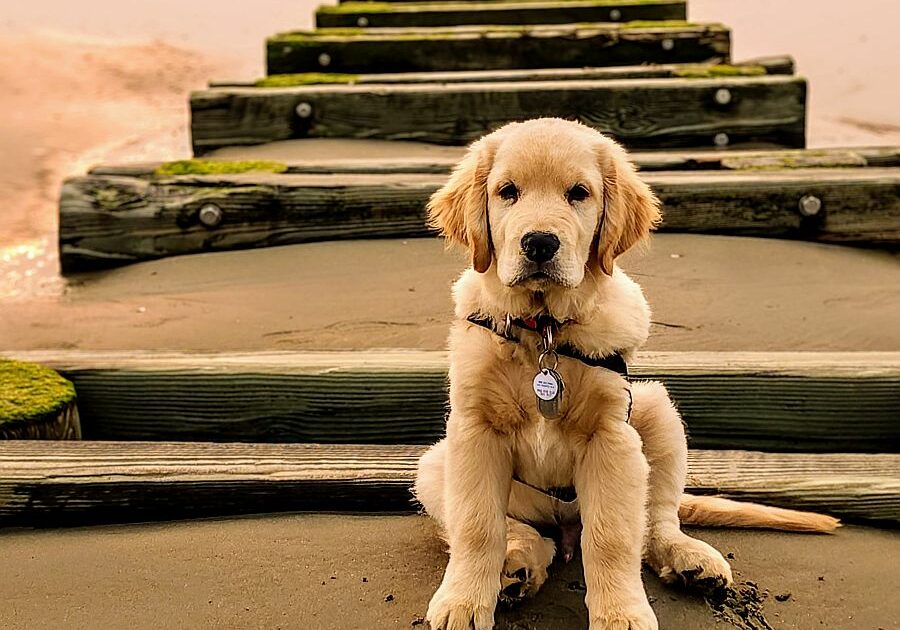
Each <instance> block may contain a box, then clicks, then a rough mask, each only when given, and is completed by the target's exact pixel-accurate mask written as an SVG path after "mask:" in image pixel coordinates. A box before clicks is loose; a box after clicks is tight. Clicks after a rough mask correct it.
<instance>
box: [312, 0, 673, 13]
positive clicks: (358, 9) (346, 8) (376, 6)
mask: <svg viewBox="0 0 900 630" xmlns="http://www.w3.org/2000/svg"><path fill="white" fill-rule="evenodd" d="M545 1H546V2H549V3H550V4H556V5H559V6H560V7H564V6H565V5H566V3H567V0H545ZM672 1H673V0H593V1H592V2H589V3H588V4H594V5H597V6H598V7H604V6H629V5H638V4H640V5H646V4H669V3H671V2H672ZM485 7H490V8H495V7H496V8H503V3H501V2H475V3H470V2H452V1H451V2H408V3H407V2H403V3H400V6H398V4H397V3H394V2H344V3H342V4H337V5H330V4H323V5H320V6H319V7H318V8H317V9H316V12H317V13H332V14H341V15H344V14H348V13H400V12H402V13H415V12H417V11H473V12H474V11H479V10H482V9H484V8H485Z"/></svg>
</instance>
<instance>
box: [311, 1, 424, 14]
mask: <svg viewBox="0 0 900 630" xmlns="http://www.w3.org/2000/svg"><path fill="white" fill-rule="evenodd" d="M416 6H419V7H427V6H429V5H427V4H418V3H416ZM396 10H397V7H396V6H395V5H394V4H392V3H390V2H345V3H343V4H337V5H330V4H322V5H319V8H318V9H316V12H317V13H339V14H344V13H391V12H392V11H396Z"/></svg>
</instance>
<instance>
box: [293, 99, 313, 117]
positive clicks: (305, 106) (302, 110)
mask: <svg viewBox="0 0 900 630" xmlns="http://www.w3.org/2000/svg"><path fill="white" fill-rule="evenodd" d="M294 111H296V112H297V115H298V116H299V117H300V118H309V117H310V116H312V105H310V104H309V103H305V102H304V103H298V104H297V107H296V108H295V109H294Z"/></svg>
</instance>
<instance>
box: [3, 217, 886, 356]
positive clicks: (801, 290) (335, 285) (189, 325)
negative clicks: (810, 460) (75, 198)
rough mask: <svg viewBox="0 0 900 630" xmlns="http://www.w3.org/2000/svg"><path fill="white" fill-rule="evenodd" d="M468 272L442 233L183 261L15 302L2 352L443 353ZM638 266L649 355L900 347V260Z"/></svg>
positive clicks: (688, 245) (809, 256)
mask: <svg viewBox="0 0 900 630" xmlns="http://www.w3.org/2000/svg"><path fill="white" fill-rule="evenodd" d="M465 265H466V261H465V259H464V257H463V256H462V255H461V254H460V253H458V252H457V253H453V252H447V251H445V249H444V245H443V243H442V242H441V241H439V240H437V239H429V238H422V239H410V240H374V241H343V242H331V243H314V244H307V245H293V246H287V247H277V248H267V249H260V250H251V251H238V252H224V253H215V254H202V255H192V256H185V257H180V258H169V259H164V260H159V261H154V262H149V263H142V264H138V265H132V266H129V267H123V268H121V269H116V270H112V271H108V272H105V273H101V274H84V275H82V276H79V277H76V278H75V279H73V281H72V286H71V287H70V288H69V291H68V293H67V295H66V296H65V297H64V298H62V299H53V298H44V299H33V300H29V301H18V302H15V303H11V304H9V305H7V307H6V308H3V309H0V340H2V343H0V348H5V349H9V350H29V349H52V348H81V349H111V350H115V349H121V350H128V349H132V350H163V349H166V350H180V351H195V352H222V351H229V350H263V349H275V350H292V349H353V348H385V347H391V348H422V349H441V348H443V346H444V341H445V338H446V334H447V327H448V325H449V323H450V321H451V318H452V306H451V303H450V296H449V289H450V284H451V282H453V280H454V279H455V278H456V277H457V276H458V274H459V272H460V271H461V270H462V269H463V267H464V266H465ZM624 268H625V269H626V270H627V271H628V272H630V273H631V274H632V275H633V276H634V278H635V279H636V280H637V281H638V282H640V283H641V284H642V286H643V287H644V290H645V293H646V295H647V297H648V299H649V300H650V303H651V305H652V307H653V311H654V316H653V322H654V326H653V329H652V332H651V338H650V342H649V343H648V344H647V346H646V347H647V349H651V350H845V351H858V350H900V329H898V327H897V326H896V320H897V313H898V312H900V264H898V256H897V255H896V254H889V253H886V252H880V251H874V250H861V249H855V248H850V247H838V246H830V245H819V244H815V243H800V242H788V241H780V240H765V239H752V238H734V237H713V236H695V235H684V234H660V235H657V236H656V237H655V238H654V241H653V245H652V247H651V248H650V250H649V251H648V252H646V253H640V252H637V253H634V254H629V255H628V256H626V260H625V261H624Z"/></svg>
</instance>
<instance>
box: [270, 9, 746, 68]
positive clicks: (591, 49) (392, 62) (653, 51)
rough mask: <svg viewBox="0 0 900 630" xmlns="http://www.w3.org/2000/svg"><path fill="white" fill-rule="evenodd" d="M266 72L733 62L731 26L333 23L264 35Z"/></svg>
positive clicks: (650, 23) (674, 24)
mask: <svg viewBox="0 0 900 630" xmlns="http://www.w3.org/2000/svg"><path fill="white" fill-rule="evenodd" d="M266 50H267V67H268V74H289V73H294V72H341V73H347V72H349V73H356V74H358V73H367V72H430V71H433V70H491V69H494V70H496V69H501V68H503V69H508V68H553V67H565V68H572V67H588V66H627V65H638V64H641V63H694V62H704V61H722V62H727V61H728V59H729V55H730V50H731V37H730V31H729V30H728V29H727V28H726V27H724V26H722V25H721V24H692V23H689V22H682V21H671V22H655V23H654V22H631V23H628V24H612V23H597V24H556V25H553V24H549V25H532V26H515V25H510V26H445V27H434V28H422V27H413V28H377V29H371V28H366V29H362V28H342V29H341V28H335V29H319V30H316V31H298V32H293V33H283V34H280V35H276V36H274V37H272V38H270V39H269V40H268V41H267V43H266Z"/></svg>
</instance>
